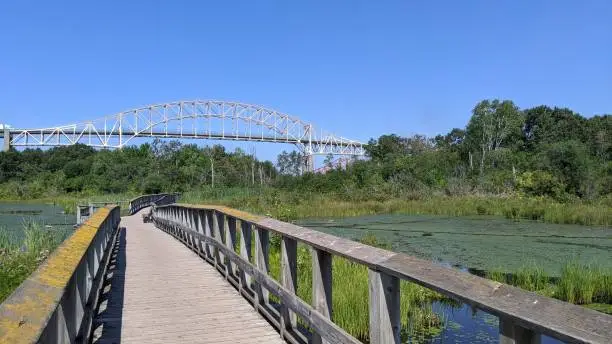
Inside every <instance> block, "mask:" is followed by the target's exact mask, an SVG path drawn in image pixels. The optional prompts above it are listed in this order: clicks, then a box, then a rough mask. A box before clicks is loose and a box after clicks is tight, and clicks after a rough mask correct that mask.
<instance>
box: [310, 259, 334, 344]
mask: <svg viewBox="0 0 612 344" xmlns="http://www.w3.org/2000/svg"><path fill="white" fill-rule="evenodd" d="M311 252H312V306H313V307H314V309H316V310H317V311H318V312H319V313H321V314H322V315H323V316H324V317H326V318H329V319H331V318H332V255H331V254H329V253H328V252H325V251H322V250H319V249H316V248H312V250H311ZM321 335H322V334H320V333H314V334H313V336H312V342H313V343H314V344H319V343H328V341H327V340H324V339H323V338H322V337H321Z"/></svg>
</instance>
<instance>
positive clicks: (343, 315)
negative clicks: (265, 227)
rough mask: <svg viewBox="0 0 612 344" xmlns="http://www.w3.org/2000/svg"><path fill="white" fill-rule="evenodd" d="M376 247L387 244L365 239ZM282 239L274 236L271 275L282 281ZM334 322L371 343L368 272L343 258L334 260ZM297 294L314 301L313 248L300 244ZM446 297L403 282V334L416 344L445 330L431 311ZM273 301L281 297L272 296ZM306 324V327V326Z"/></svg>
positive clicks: (401, 289) (271, 244) (271, 240)
mask: <svg viewBox="0 0 612 344" xmlns="http://www.w3.org/2000/svg"><path fill="white" fill-rule="evenodd" d="M363 241H365V242H369V243H371V244H374V245H376V246H385V247H386V245H388V244H386V243H382V242H379V241H376V238H375V237H374V238H373V237H372V236H367V237H365V238H364V239H363ZM280 254H281V252H280V236H279V235H276V234H272V235H270V260H269V263H270V276H272V277H273V278H274V279H276V280H277V281H280V268H281V265H280V264H281V263H280V259H281V257H280ZM332 276H333V279H332V308H333V317H332V320H333V321H334V323H336V324H337V325H338V326H340V327H342V328H343V329H344V330H346V331H347V332H348V333H350V334H351V335H352V336H354V337H356V338H359V339H361V340H367V339H368V336H369V326H370V325H369V308H368V269H367V267H365V266H363V265H361V264H357V263H353V262H351V261H349V260H347V259H344V258H341V257H334V258H333V261H332ZM297 295H298V296H299V297H300V298H301V299H302V300H304V301H305V302H307V303H311V301H312V258H311V252H310V249H309V248H308V247H307V246H305V245H302V244H298V254H297ZM441 298H442V296H441V295H440V294H438V293H436V292H434V291H432V290H430V289H427V288H424V287H421V286H419V285H416V284H414V283H409V282H406V281H401V283H400V304H401V323H402V333H403V336H405V337H406V338H408V337H409V338H411V340H412V341H413V342H414V341H420V340H417V339H419V338H421V339H424V338H430V337H431V336H433V335H435V334H436V333H438V332H439V331H440V329H441V325H442V323H443V322H442V319H441V318H440V316H439V315H438V314H436V313H435V312H434V311H433V310H432V308H431V302H432V301H434V300H439V299H441ZM270 300H272V301H274V302H278V301H279V300H278V298H276V297H274V296H273V295H270ZM302 325H303V324H302Z"/></svg>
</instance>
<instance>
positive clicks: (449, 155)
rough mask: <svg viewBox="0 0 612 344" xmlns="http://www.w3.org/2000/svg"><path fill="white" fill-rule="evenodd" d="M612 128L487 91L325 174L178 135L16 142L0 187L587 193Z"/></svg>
mask: <svg viewBox="0 0 612 344" xmlns="http://www.w3.org/2000/svg"><path fill="white" fill-rule="evenodd" d="M611 137H612V116H611V115H602V116H593V117H590V118H585V117H583V116H581V115H580V114H578V113H576V112H573V111H572V110H570V109H567V108H557V107H549V106H538V107H534V108H528V109H519V108H518V106H516V105H515V104H514V103H513V102H512V101H509V100H483V101H481V102H479V103H478V104H476V106H475V107H474V108H473V110H472V115H471V118H470V120H469V122H468V123H467V125H466V126H465V127H464V128H454V129H452V130H450V131H449V132H448V133H447V134H441V135H437V136H435V137H425V136H421V135H414V136H411V137H402V136H398V135H395V134H388V135H382V136H380V137H379V138H378V139H371V140H370V141H369V142H368V144H367V145H366V147H365V150H366V152H367V158H366V159H358V160H356V161H354V162H353V163H351V164H349V165H348V167H346V168H342V169H331V170H329V171H328V172H327V173H324V174H312V173H304V171H305V169H304V166H303V164H304V159H303V156H302V155H301V154H300V153H298V152H296V151H293V152H283V153H281V154H280V155H279V156H278V161H277V162H276V164H273V163H272V162H270V161H259V160H258V159H256V158H255V157H254V156H253V155H249V154H246V153H245V152H244V151H242V150H240V149H237V150H236V151H234V152H228V151H226V149H225V148H224V147H223V146H221V145H214V146H205V147H199V146H197V145H194V144H182V143H180V142H178V141H169V142H162V141H159V140H155V141H153V142H152V143H145V144H143V145H140V146H138V147H136V146H132V147H125V148H123V149H119V150H112V151H111V150H95V149H93V148H91V147H87V146H84V145H74V146H69V147H57V148H52V149H47V150H41V149H26V150H23V151H17V150H11V151H9V152H3V153H0V185H1V186H2V188H1V191H0V197H3V198H37V197H45V196H53V195H57V194H63V193H89V194H98V193H125V192H132V193H153V192H160V191H183V192H184V191H189V190H194V189H197V188H199V187H202V186H207V187H210V186H214V187H219V188H221V187H230V186H231V187H253V186H257V187H259V186H262V185H265V186H269V187H273V188H277V189H284V190H289V191H297V192H317V193H326V192H330V193H335V194H341V195H344V196H346V197H347V198H352V199H378V198H389V197H423V196H425V195H427V194H431V193H432V192H437V193H444V194H447V195H451V196H453V195H462V194H473V193H481V194H519V195H526V196H544V197H550V198H553V199H556V200H559V201H568V200H572V199H577V198H581V199H587V200H592V199H596V198H599V197H609V196H610V194H611V192H612V139H611ZM330 161H331V159H330V158H329V157H328V158H327V159H326V162H325V163H326V164H329V163H330Z"/></svg>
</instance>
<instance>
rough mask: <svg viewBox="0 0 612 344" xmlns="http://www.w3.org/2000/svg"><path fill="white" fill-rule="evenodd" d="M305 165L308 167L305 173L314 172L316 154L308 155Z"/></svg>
mask: <svg viewBox="0 0 612 344" xmlns="http://www.w3.org/2000/svg"><path fill="white" fill-rule="evenodd" d="M304 165H305V167H306V170H305V171H304V172H307V173H308V172H310V173H312V172H314V154H309V155H306V157H305V159H304Z"/></svg>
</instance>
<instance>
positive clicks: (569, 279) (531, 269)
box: [487, 261, 612, 312]
mask: <svg viewBox="0 0 612 344" xmlns="http://www.w3.org/2000/svg"><path fill="white" fill-rule="evenodd" d="M487 278H489V279H492V280H495V281H498V282H502V283H507V284H511V285H514V286H516V287H519V288H522V289H526V290H529V291H534V292H537V293H539V294H543V295H546V296H551V297H554V298H556V299H559V300H563V301H567V302H570V303H574V304H579V305H590V304H598V305H599V306H597V307H591V308H595V309H607V310H610V309H611V305H612V271H611V270H610V269H605V268H602V267H600V266H597V265H595V264H591V265H585V264H580V263H578V262H575V261H569V262H567V263H565V265H564V266H563V268H562V270H561V276H560V277H559V278H554V279H553V278H550V277H549V276H546V275H545V274H544V269H542V268H541V267H538V266H536V265H535V264H532V265H529V266H526V267H523V268H520V269H519V270H518V271H517V272H516V273H514V274H508V273H503V272H501V271H499V270H497V271H491V272H489V273H487ZM606 312H608V311H606Z"/></svg>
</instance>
